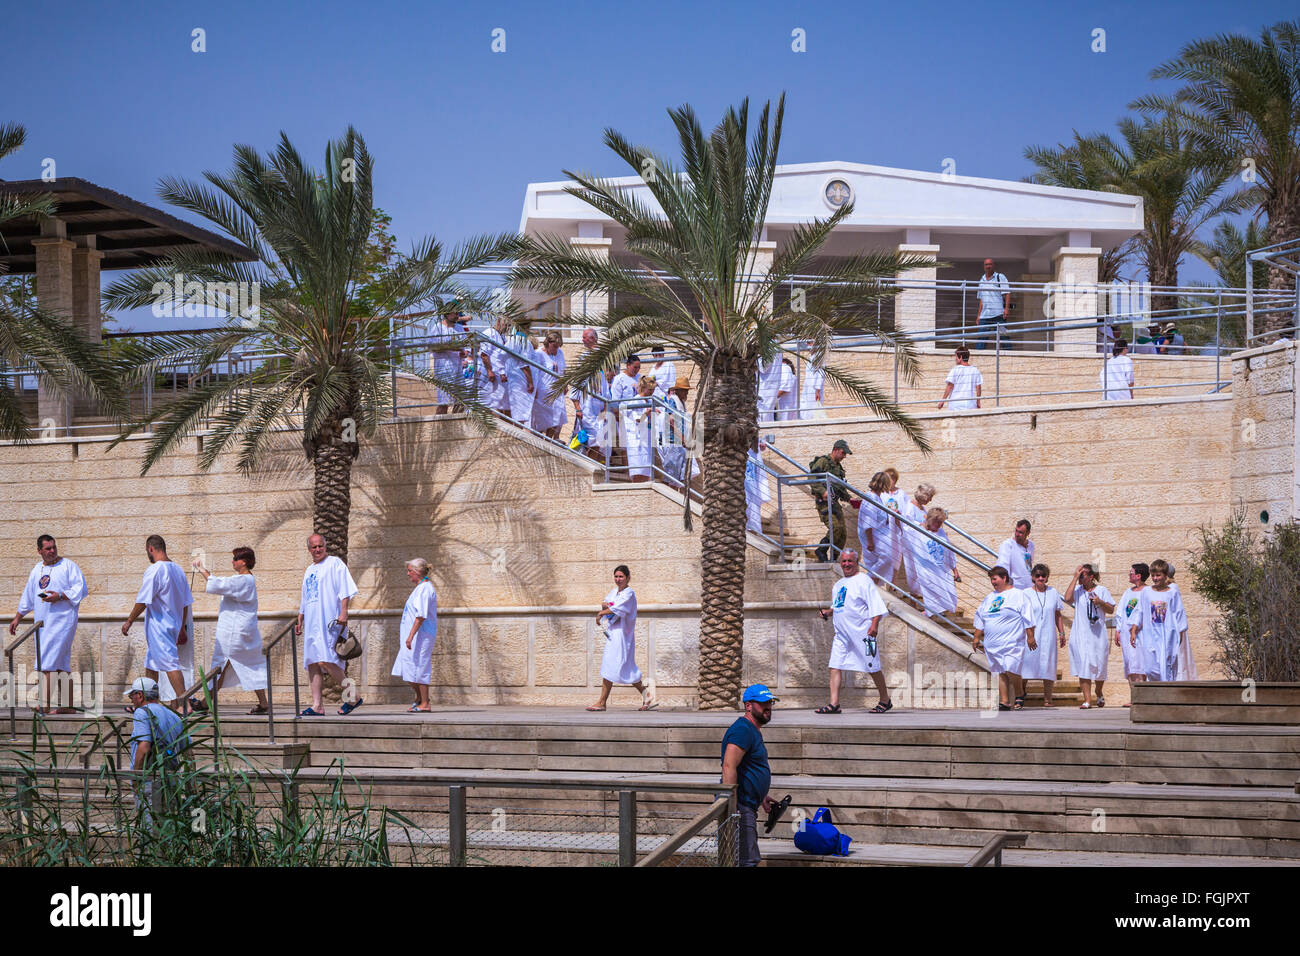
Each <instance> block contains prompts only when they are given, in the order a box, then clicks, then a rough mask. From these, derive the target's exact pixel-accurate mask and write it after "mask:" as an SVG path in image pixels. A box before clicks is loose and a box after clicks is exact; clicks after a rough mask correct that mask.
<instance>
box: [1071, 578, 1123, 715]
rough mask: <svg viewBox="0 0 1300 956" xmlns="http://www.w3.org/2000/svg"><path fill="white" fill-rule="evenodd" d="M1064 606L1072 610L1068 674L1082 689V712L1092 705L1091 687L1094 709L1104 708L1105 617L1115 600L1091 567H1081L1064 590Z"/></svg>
mask: <svg viewBox="0 0 1300 956" xmlns="http://www.w3.org/2000/svg"><path fill="white" fill-rule="evenodd" d="M1065 603H1066V604H1068V605H1070V607H1072V608H1074V623H1073V624H1071V625H1070V673H1071V674H1073V675H1074V676H1075V677H1077V678H1079V686H1080V687H1081V688H1082V689H1083V703H1082V704H1080V705H1079V706H1080V707H1081V708H1083V709H1084V710H1087V709H1088V708H1089V707H1091V706H1093V696H1092V691H1093V685H1094V684H1095V685H1096V689H1097V706H1098V707H1105V706H1106V698H1105V696H1104V694H1103V687H1102V685H1103V684H1105V683H1106V675H1107V673H1108V671H1109V665H1110V635H1109V634H1108V633H1107V631H1106V615H1107V614H1114V613H1115V599H1114V598H1113V597H1111V593H1110V592H1109V591H1107V590H1106V589H1105V588H1104V587H1102V586H1101V585H1100V584H1098V583H1097V572H1096V571H1095V570H1093V567H1092V565H1091V564H1081V565H1079V567H1078V569H1077V570H1076V571H1075V572H1074V577H1072V578H1070V584H1069V586H1068V587H1066V589H1065Z"/></svg>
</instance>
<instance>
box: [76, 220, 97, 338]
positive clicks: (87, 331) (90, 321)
mask: <svg viewBox="0 0 1300 956" xmlns="http://www.w3.org/2000/svg"><path fill="white" fill-rule="evenodd" d="M89 238H90V244H89V245H87V246H85V247H82V246H78V247H77V248H75V249H73V250H72V322H73V324H74V325H75V326H76V327H77V331H79V332H80V333H81V334H82V335H84V336H85V337H86V339H87V340H88V341H90V342H94V343H95V344H96V345H98V344H99V343H100V342H103V341H104V329H103V326H102V324H101V319H100V312H99V263H100V260H102V259H103V258H104V254H103V253H102V252H100V251H99V250H98V249H96V248H95V247H94V244H93V243H94V237H93V236H91V237H89Z"/></svg>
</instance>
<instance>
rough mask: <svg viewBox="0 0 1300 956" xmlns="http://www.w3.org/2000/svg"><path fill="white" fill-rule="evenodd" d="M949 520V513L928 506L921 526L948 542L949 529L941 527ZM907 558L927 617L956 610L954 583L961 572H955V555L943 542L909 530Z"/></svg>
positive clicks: (959, 579)
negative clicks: (910, 562)
mask: <svg viewBox="0 0 1300 956" xmlns="http://www.w3.org/2000/svg"><path fill="white" fill-rule="evenodd" d="M947 520H948V512H946V511H944V510H943V509H942V508H931V509H930V510H929V511H927V512H926V513H925V515H924V518H923V521H922V522H921V524H922V527H924V528H925V529H926V530H927V531H930V532H931V533H933V534H934V536H935V538H940V539H942V541H943V542H947V541H948V532H946V531H944V530H943V523H944V522H945V521H947ZM908 531H909V535H908V543H909V544H910V546H911V547H910V554H909V557H910V559H911V561H912V567H913V568H914V569H915V574H916V584H917V588H918V590H917V591H916V593H917V594H919V595H920V596H921V606H922V608H923V609H924V612H925V616H926V617H933V616H934V615H936V614H952V613H953V612H954V611H956V610H957V583H958V582H959V581H961V575H960V574H959V573H958V572H957V556H956V555H955V554H953V552H952V550H951V549H949V548H945V547H944V546H943V544H942V543H940V542H939V541H935V540H934V538H928V537H926V536H925V535H923V534H921V533H920V532H919V531H912V529H910V528H909V529H908Z"/></svg>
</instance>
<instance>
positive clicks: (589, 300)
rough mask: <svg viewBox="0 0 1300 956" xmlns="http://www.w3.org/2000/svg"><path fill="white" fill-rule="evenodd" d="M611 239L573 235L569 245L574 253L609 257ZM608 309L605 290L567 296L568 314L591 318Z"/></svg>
mask: <svg viewBox="0 0 1300 956" xmlns="http://www.w3.org/2000/svg"><path fill="white" fill-rule="evenodd" d="M613 243H614V240H613V239H602V238H595V237H591V238H589V237H586V236H574V237H573V238H571V239H570V240H569V245H570V247H571V248H572V249H573V251H574V252H575V253H578V254H581V255H586V256H589V257H591V258H592V259H603V260H608V259H609V250H610V247H611V246H612V245H613ZM607 311H609V294H608V293H607V292H576V293H574V294H573V295H571V296H569V315H571V316H575V317H577V316H583V315H588V316H591V317H592V318H596V317H597V316H603V315H604V314H605V313H606V312H607Z"/></svg>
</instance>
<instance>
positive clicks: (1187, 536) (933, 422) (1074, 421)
mask: <svg viewBox="0 0 1300 956" xmlns="http://www.w3.org/2000/svg"><path fill="white" fill-rule="evenodd" d="M1233 414H1234V412H1233V403H1232V397H1231V396H1228V395H1215V396H1203V397H1200V398H1196V399H1190V398H1176V399H1166V400H1160V401H1156V400H1147V401H1141V400H1140V401H1136V402H1127V403H1096V404H1090V405H1081V406H1076V407H1073V408H1055V409H1040V410H1033V409H1032V408H1012V409H1006V410H1000V411H998V410H994V411H980V412H965V413H961V414H960V415H954V416H945V415H944V413H942V412H938V413H935V412H929V413H926V414H924V415H920V416H918V417H919V418H920V419H921V421H922V423H923V425H924V427H925V432H926V435H927V436H928V437H929V439H930V441H931V443H932V444H933V446H934V452H933V454H931V455H930V456H929V457H928V458H927V457H926V456H924V455H922V454H921V452H919V451H918V450H916V448H915V447H914V446H912V445H911V444H910V443H909V442H908V441H907V440H906V438H905V436H904V435H903V434H902V433H901V432H900V431H899V430H898V429H897V428H894V427H893V426H890V425H886V424H883V423H881V422H878V421H874V420H870V419H863V418H861V417H859V418H856V419H852V420H849V419H844V420H830V421H823V422H798V423H780V422H778V423H775V424H774V425H772V426H770V428H767V429H765V431H770V432H771V433H772V434H775V436H776V445H777V447H778V448H780V449H781V450H782V451H784V452H785V453H786V454H788V455H790V456H791V457H793V458H794V459H795V460H796V461H797V462H800V463H801V464H803V463H806V462H808V461H809V460H811V459H812V458H813V457H814V456H815V455H818V454H822V453H824V452H826V451H828V450H829V449H830V447H831V445H832V444H833V443H834V441H835V440H836V439H839V438H843V439H846V440H847V441H848V443H849V446H850V447H851V448H852V449H853V451H854V454H853V456H852V457H850V458H848V459H847V460H846V471H847V473H848V477H849V481H850V483H852V484H854V485H856V486H858V487H860V488H865V487H866V485H867V482H868V480H869V479H870V477H871V475H872V474H873V473H874V472H876V471H879V470H882V469H884V468H885V467H888V466H891V465H892V466H893V467H895V468H897V469H898V470H899V471H900V472H901V473H902V482H901V483H902V486H903V487H904V488H905V489H906V490H908V491H909V492H911V491H912V490H913V489H914V488H915V487H916V486H917V484H919V483H920V482H922V481H928V482H930V483H931V484H934V485H936V486H937V488H938V489H939V493H938V496H937V497H936V498H935V502H934V503H935V504H937V505H940V506H942V507H943V508H945V509H947V510H948V511H949V513H950V515H951V520H952V521H954V522H956V523H957V524H958V525H959V526H960V527H961V528H963V529H964V530H965V531H967V532H969V533H970V534H972V535H974V536H975V537H977V538H979V539H980V540H982V541H984V542H985V543H987V544H988V545H989V546H990V547H993V548H996V547H997V545H998V544H999V543H1000V542H1001V541H1002V540H1003V539H1005V538H1007V537H1009V536H1010V535H1011V532H1012V529H1013V527H1014V524H1015V521H1016V520H1017V519H1018V518H1021V517H1025V518H1028V519H1029V520H1030V522H1031V523H1032V524H1033V534H1032V538H1033V540H1034V542H1035V544H1036V548H1037V551H1036V554H1037V557H1038V559H1039V560H1042V561H1045V562H1046V563H1047V564H1048V565H1049V566H1050V567H1051V569H1052V583H1053V584H1054V585H1056V587H1057V588H1058V589H1063V588H1064V587H1065V585H1066V584H1067V583H1068V582H1069V579H1070V576H1071V575H1072V574H1073V572H1074V569H1075V568H1076V567H1077V566H1078V565H1079V564H1081V563H1083V562H1085V561H1087V562H1096V563H1100V564H1102V565H1104V570H1103V571H1102V575H1101V576H1102V583H1103V584H1104V585H1105V586H1106V587H1107V588H1108V589H1109V590H1110V591H1111V592H1112V593H1113V594H1115V595H1116V596H1118V595H1119V594H1120V593H1122V592H1123V590H1124V589H1125V588H1126V587H1127V586H1128V585H1127V572H1128V566H1129V565H1130V564H1131V563H1133V562H1135V561H1147V562H1149V561H1150V560H1151V559H1153V558H1157V557H1163V558H1165V559H1166V560H1169V561H1171V562H1173V564H1174V565H1175V567H1185V566H1186V563H1187V554H1188V551H1189V549H1190V548H1191V547H1192V546H1193V545H1194V544H1195V543H1196V542H1197V541H1198V540H1199V539H1198V536H1197V529H1198V528H1199V527H1200V526H1201V525H1202V524H1207V523H1216V524H1218V523H1222V522H1223V521H1224V520H1225V519H1226V518H1227V516H1228V514H1229V512H1230V507H1229V498H1230V485H1231V474H1232V467H1233V455H1232V451H1233V449H1234V442H1235V438H1236V429H1235V425H1234V423H1233ZM767 460H768V461H769V462H771V461H772V458H771V457H770V456H769V458H768V459H767ZM797 500H798V499H796V501H797ZM794 514H795V516H796V517H795V524H796V525H797V528H798V530H800V531H802V532H804V533H805V536H812V535H813V534H816V535H818V536H820V533H821V530H820V529H821V525H820V524H817V523H816V518H815V516H813V517H811V518H810V517H809V515H808V513H807V510H806V503H803V502H799V504H798V506H797V507H795V508H794ZM1179 583H1180V585H1181V586H1182V590H1183V593H1184V595H1185V597H1186V598H1187V605H1188V612H1189V616H1190V632H1191V639H1192V645H1193V651H1194V653H1195V656H1196V661H1197V665H1198V667H1199V668H1200V673H1201V675H1202V676H1203V677H1210V676H1213V669H1212V668H1211V666H1210V664H1209V656H1210V649H1209V647H1208V644H1207V642H1208V638H1209V616H1208V615H1209V613H1210V609H1209V608H1208V607H1207V605H1206V604H1205V603H1204V602H1203V601H1201V599H1200V598H1199V597H1198V596H1196V595H1195V593H1194V592H1192V591H1191V587H1190V583H1189V582H1188V581H1187V580H1186V577H1185V576H1181V575H1180V577H1179ZM1067 618H1068V614H1067ZM1118 660H1119V658H1118V656H1115V657H1113V659H1112V668H1111V670H1112V678H1121V677H1122V675H1121V674H1120V673H1119V665H1118Z"/></svg>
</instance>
